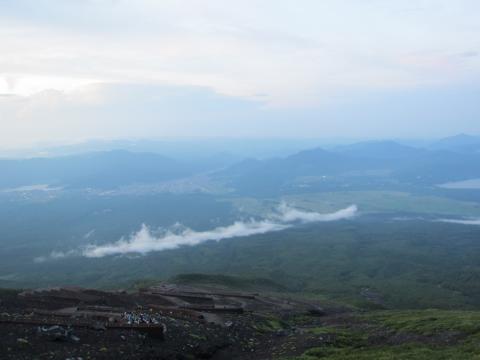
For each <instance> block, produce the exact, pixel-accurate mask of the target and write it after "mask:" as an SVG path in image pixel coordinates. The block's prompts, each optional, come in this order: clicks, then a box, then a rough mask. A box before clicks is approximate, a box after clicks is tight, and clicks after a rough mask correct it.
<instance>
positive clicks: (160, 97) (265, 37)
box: [0, 0, 480, 147]
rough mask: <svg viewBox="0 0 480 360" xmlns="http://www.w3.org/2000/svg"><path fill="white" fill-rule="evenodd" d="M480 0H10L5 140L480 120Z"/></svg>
mask: <svg viewBox="0 0 480 360" xmlns="http://www.w3.org/2000/svg"><path fill="white" fill-rule="evenodd" d="M479 18H480V1H478V0H455V1H452V0H416V1H413V0H398V1H397V0H364V1H358V0H295V1H293V0H291V1H283V0H241V1H240V0H239V1H237V0H227V1H226V0H189V1H187V0H172V1H170V0H0V45H1V47H0V95H1V96H0V127H1V128H0V144H1V145H0V147H23V146H30V145H32V144H35V143H39V142H63V141H67V142H69V141H81V140H85V139H91V138H124V137H140V138H141V137H155V138H160V137H165V136H169V137H170V136H175V137H176V136H208V137H210V136H228V137H267V136H271V137H318V138H328V137H349V138H352V137H359V138H365V137H370V138H381V137H395V138H399V137H406V138H409V137H410V138H413V137H440V136H445V135H450V134H454V133H459V132H467V133H474V134H480V105H479V104H480V91H479V90H480V21H479Z"/></svg>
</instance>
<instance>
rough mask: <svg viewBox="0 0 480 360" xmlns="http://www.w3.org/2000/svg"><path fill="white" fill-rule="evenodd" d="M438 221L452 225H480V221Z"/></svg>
mask: <svg viewBox="0 0 480 360" xmlns="http://www.w3.org/2000/svg"><path fill="white" fill-rule="evenodd" d="M437 221H440V222H445V223H451V224H463V225H480V219H464V220H461V219H438V220H437Z"/></svg>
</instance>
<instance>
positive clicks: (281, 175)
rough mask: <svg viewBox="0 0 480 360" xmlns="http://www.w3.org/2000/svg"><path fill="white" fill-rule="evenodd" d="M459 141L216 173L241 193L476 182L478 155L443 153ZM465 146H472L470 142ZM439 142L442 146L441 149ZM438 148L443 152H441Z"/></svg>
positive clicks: (253, 164)
mask: <svg viewBox="0 0 480 360" xmlns="http://www.w3.org/2000/svg"><path fill="white" fill-rule="evenodd" d="M462 138H463V137H461V138H458V137H456V138H455V139H453V138H452V139H450V140H449V139H445V140H442V141H441V142H440V141H439V142H438V143H436V145H435V144H432V147H431V148H430V149H425V148H415V147H410V146H406V145H402V144H399V143H396V142H394V141H374V142H360V143H356V144H352V145H347V146H340V147H336V148H334V149H332V150H330V151H326V150H323V149H320V148H317V149H312V150H306V151H301V152H299V153H297V154H294V155H291V156H288V157H285V158H277V159H269V160H264V161H258V160H246V161H243V162H242V163H240V164H236V165H234V166H232V167H230V168H228V169H226V170H224V171H222V172H220V173H219V174H218V176H219V177H220V178H223V179H224V181H227V182H229V184H230V185H231V186H233V187H234V188H236V189H239V190H240V191H241V192H253V193H255V194H259V193H262V192H266V193H271V192H274V193H276V192H282V191H296V190H298V188H299V187H303V188H304V189H305V188H314V189H316V190H334V189H335V190H338V189H342V188H349V189H355V188H356V189H375V188H376V187H379V186H380V187H382V188H384V187H393V188H399V187H405V186H408V187H412V186H432V185H437V184H440V183H443V182H447V181H458V180H465V179H472V178H480V153H477V152H474V151H473V152H466V151H454V150H450V149H444V148H446V147H447V145H449V144H450V145H449V146H451V147H452V148H455V149H458V148H461V149H464V150H465V149H466V148H465V147H459V144H462V143H463V144H465V143H466V139H465V138H463V139H464V141H463V142H462V141H460V140H461V139H462ZM469 143H470V144H474V142H473V141H472V139H470V142H469ZM442 144H443V146H441V145H442ZM441 147H443V148H441Z"/></svg>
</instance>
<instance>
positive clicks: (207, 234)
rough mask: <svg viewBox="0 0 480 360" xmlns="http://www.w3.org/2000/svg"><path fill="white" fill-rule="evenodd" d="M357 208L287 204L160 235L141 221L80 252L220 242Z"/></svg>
mask: <svg viewBox="0 0 480 360" xmlns="http://www.w3.org/2000/svg"><path fill="white" fill-rule="evenodd" d="M356 213H357V207H356V206H355V205H352V206H349V207H347V208H345V209H342V210H339V211H336V212H334V213H328V214H320V213H317V212H307V211H302V210H298V209H294V208H292V207H290V206H288V205H287V204H284V203H283V204H282V205H280V207H279V208H278V213H276V214H275V215H273V216H272V219H267V220H250V221H236V222H235V223H233V224H232V225H229V226H222V227H217V228H215V229H213V230H208V231H194V230H192V229H189V228H187V229H183V230H181V231H180V232H174V231H171V230H169V231H167V232H165V233H163V234H161V235H155V234H154V232H152V230H151V229H150V228H149V227H148V226H147V225H145V224H143V225H142V227H141V229H140V230H139V231H138V232H136V233H134V234H132V235H131V236H130V237H129V238H128V239H125V238H122V239H120V240H119V241H117V242H114V243H110V244H105V245H98V246H97V245H89V246H87V247H86V249H85V250H84V251H83V253H82V254H83V255H84V256H86V257H91V258H100V257H104V256H108V255H122V254H131V253H137V254H146V253H149V252H152V251H162V250H169V249H176V248H178V247H180V246H186V245H188V246H193V245H198V244H200V243H203V242H205V241H210V240H214V241H220V240H224V239H230V238H234V237H240V236H250V235H256V234H265V233H268V232H273V231H280V230H284V229H287V228H289V227H291V226H293V224H294V223H295V222H302V223H311V222H322V221H336V220H342V219H349V218H352V217H353V216H355V215H356Z"/></svg>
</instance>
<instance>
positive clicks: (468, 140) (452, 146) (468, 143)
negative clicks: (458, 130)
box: [429, 134, 480, 154]
mask: <svg viewBox="0 0 480 360" xmlns="http://www.w3.org/2000/svg"><path fill="white" fill-rule="evenodd" d="M429 148H430V149H432V150H449V151H455V152H461V153H470V154H471V153H477V154H479V153H480V136H472V135H466V134H459V135H455V136H451V137H447V138H444V139H441V140H439V141H436V142H434V143H433V144H431V145H430V146H429Z"/></svg>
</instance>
